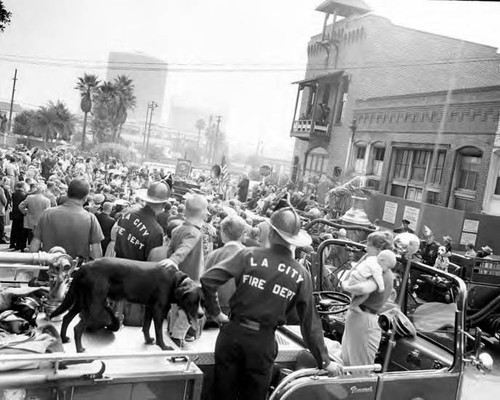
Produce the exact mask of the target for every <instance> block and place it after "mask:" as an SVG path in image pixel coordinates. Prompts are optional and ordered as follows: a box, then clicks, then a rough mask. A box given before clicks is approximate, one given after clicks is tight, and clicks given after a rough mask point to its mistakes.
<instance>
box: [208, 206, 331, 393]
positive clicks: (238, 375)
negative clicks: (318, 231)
mask: <svg viewBox="0 0 500 400" xmlns="http://www.w3.org/2000/svg"><path fill="white" fill-rule="evenodd" d="M269 225H270V227H271V229H270V231H269V243H270V246H269V247H266V248H262V247H252V248H246V249H243V250H241V251H239V252H238V253H236V254H235V256H234V257H232V258H230V259H228V260H225V261H223V262H221V263H219V264H217V265H215V266H214V267H212V268H211V269H210V270H208V271H206V272H205V274H204V275H203V276H202V277H201V284H202V287H203V291H204V294H205V300H206V306H207V309H208V311H209V312H210V313H211V314H212V315H213V316H214V319H215V320H216V321H217V322H218V323H219V324H223V325H222V327H221V330H220V333H219V336H218V338H217V343H216V346H215V377H214V379H215V382H214V398H216V399H225V400H231V399H236V398H238V399H252V400H259V399H262V400H264V399H265V398H266V395H267V392H268V390H269V385H270V378H271V368H272V365H273V362H274V360H275V358H276V355H277V351H278V348H277V343H276V341H275V337H274V332H275V330H276V328H277V327H278V326H281V325H283V324H284V323H285V321H286V315H287V314H288V313H289V312H290V311H291V310H292V309H293V308H295V309H296V310H297V312H298V315H299V318H300V324H301V331H302V334H303V337H304V341H305V343H306V344H307V347H308V348H309V350H310V351H311V353H312V355H313V356H314V358H315V360H316V363H317V365H318V367H319V368H323V369H326V370H327V371H329V372H330V373H331V374H332V375H333V374H338V373H339V366H338V365H337V364H336V363H334V362H331V361H330V359H329V356H328V352H327V350H326V347H325V343H324V340H323V330H322V326H321V321H320V319H319V316H318V314H317V311H316V308H315V304H314V300H313V297H312V282H311V277H310V275H309V273H308V272H307V271H306V270H305V269H304V267H302V266H301V265H300V264H299V263H298V262H297V261H296V260H295V259H294V258H293V255H292V254H293V253H292V250H293V247H294V246H298V247H303V246H307V245H309V244H311V237H310V236H309V235H308V234H307V233H306V232H305V231H303V230H301V229H300V228H301V221H300V217H299V215H298V214H297V212H296V211H295V210H294V209H293V208H292V207H285V208H282V209H279V210H277V211H275V212H274V213H273V214H272V216H271V218H270V221H269ZM231 278H235V281H236V292H235V293H234V295H233V296H232V297H231V299H230V302H229V306H230V320H228V317H227V316H226V315H224V314H222V313H221V311H220V306H219V302H218V299H217V295H216V291H217V288H218V287H219V286H221V285H222V284H224V283H225V282H227V281H228V280H229V279H231Z"/></svg>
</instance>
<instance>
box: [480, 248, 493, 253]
mask: <svg viewBox="0 0 500 400" xmlns="http://www.w3.org/2000/svg"><path fill="white" fill-rule="evenodd" d="M481 250H482V251H484V252H485V253H488V254H491V253H493V249H492V248H491V247H490V246H483V247H481Z"/></svg>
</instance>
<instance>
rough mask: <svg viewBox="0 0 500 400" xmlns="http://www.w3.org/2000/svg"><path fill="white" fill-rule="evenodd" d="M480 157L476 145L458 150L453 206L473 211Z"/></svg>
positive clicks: (481, 155)
mask: <svg viewBox="0 0 500 400" xmlns="http://www.w3.org/2000/svg"><path fill="white" fill-rule="evenodd" d="M482 157H483V152H482V151H481V150H480V149H478V148H476V147H464V148H462V149H460V150H459V152H458V159H457V166H456V171H455V176H456V180H455V182H456V189H455V191H454V196H455V199H454V204H453V208H455V209H457V210H462V211H474V208H475V200H476V189H477V183H478V180H479V172H480V168H481V162H482Z"/></svg>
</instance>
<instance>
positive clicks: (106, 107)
mask: <svg viewBox="0 0 500 400" xmlns="http://www.w3.org/2000/svg"><path fill="white" fill-rule="evenodd" d="M135 101H136V98H135V96H134V85H133V84H132V79H130V78H128V77H126V76H125V75H119V76H117V77H116V78H115V80H114V81H113V82H104V83H103V84H101V85H100V86H99V88H98V90H97V94H96V96H95V99H94V107H93V115H94V118H93V120H92V128H93V129H94V132H95V134H96V136H97V138H98V140H99V141H100V142H104V141H112V142H116V141H117V140H118V138H119V136H120V135H119V133H120V131H121V129H122V127H123V124H124V123H125V121H126V120H127V111H128V110H130V109H133V108H134V106H135Z"/></svg>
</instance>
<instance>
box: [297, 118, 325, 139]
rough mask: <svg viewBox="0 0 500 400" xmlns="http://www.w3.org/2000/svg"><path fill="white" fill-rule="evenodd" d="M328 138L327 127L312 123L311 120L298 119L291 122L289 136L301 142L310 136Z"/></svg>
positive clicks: (319, 123)
mask: <svg viewBox="0 0 500 400" xmlns="http://www.w3.org/2000/svg"><path fill="white" fill-rule="evenodd" d="M313 135H315V136H319V137H325V138H327V137H329V132H328V125H324V124H322V123H321V122H314V121H313V120H312V119H299V120H296V121H293V126H292V132H291V133H290V136H292V137H295V138H297V139H301V140H309V139H310V137H311V136H313Z"/></svg>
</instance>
